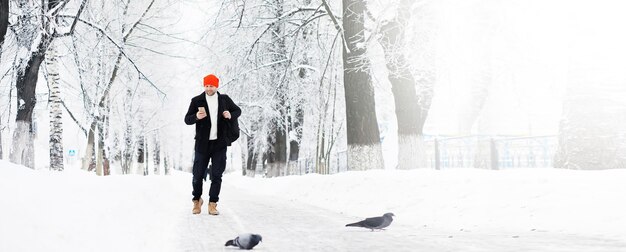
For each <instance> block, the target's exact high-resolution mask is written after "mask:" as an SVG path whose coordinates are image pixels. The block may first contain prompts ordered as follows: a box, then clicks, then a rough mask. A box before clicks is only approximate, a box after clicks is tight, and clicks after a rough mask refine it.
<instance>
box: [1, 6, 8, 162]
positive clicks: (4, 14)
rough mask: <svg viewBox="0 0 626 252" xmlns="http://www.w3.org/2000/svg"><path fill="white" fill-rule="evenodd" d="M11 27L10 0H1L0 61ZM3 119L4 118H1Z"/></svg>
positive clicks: (2, 128) (2, 129)
mask: <svg viewBox="0 0 626 252" xmlns="http://www.w3.org/2000/svg"><path fill="white" fill-rule="evenodd" d="M8 27H9V0H0V62H2V48H3V45H4V40H5V36H6V34H7V30H8ZM0 119H2V118H0ZM2 131H4V127H2V122H1V120H0V159H3V156H4V154H3V152H2Z"/></svg>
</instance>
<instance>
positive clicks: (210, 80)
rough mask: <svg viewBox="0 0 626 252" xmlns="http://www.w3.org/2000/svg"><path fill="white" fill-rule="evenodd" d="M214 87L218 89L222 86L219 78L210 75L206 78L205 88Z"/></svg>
mask: <svg viewBox="0 0 626 252" xmlns="http://www.w3.org/2000/svg"><path fill="white" fill-rule="evenodd" d="M209 85H210V86H214V87H216V88H218V87H219V86H220V79H218V78H217V76H215V75H212V74H209V75H207V76H204V86H205V87H206V86H209Z"/></svg>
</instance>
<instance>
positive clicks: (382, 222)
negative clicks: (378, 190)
mask: <svg viewBox="0 0 626 252" xmlns="http://www.w3.org/2000/svg"><path fill="white" fill-rule="evenodd" d="M394 216H395V215H394V214H393V213H386V214H384V215H383V216H380V217H371V218H367V219H365V220H362V221H359V222H355V223H350V224H347V225H346V227H362V228H369V229H371V230H372V231H374V229H383V228H386V227H388V226H389V225H390V224H391V222H392V221H393V217H394Z"/></svg>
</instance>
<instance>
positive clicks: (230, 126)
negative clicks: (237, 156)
mask: <svg viewBox="0 0 626 252" xmlns="http://www.w3.org/2000/svg"><path fill="white" fill-rule="evenodd" d="M225 121H226V140H227V141H228V145H230V143H232V142H234V141H237V139H239V120H238V119H237V118H231V119H229V120H225Z"/></svg>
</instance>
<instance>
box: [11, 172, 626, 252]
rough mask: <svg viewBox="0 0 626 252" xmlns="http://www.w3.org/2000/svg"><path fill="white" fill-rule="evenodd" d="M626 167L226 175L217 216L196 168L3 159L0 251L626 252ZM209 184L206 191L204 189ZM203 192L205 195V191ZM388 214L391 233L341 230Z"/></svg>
mask: <svg viewBox="0 0 626 252" xmlns="http://www.w3.org/2000/svg"><path fill="white" fill-rule="evenodd" d="M624 181H626V170H606V171H571V170H560V169H548V168H546V169H516V170H502V171H488V170H477V169H451V170H444V171H434V170H411V171H393V170H391V171H390V170H377V171H366V172H346V173H340V174H336V175H314V174H311V175H305V176H291V177H281V178H271V179H264V178H249V177H242V176H240V175H239V174H237V173H230V174H227V175H226V176H225V178H224V185H223V190H222V197H221V201H220V203H219V209H220V211H221V212H222V214H221V215H220V216H217V217H215V216H209V215H208V214H206V204H205V206H204V207H203V213H202V214H201V215H192V214H191V213H190V212H191V193H190V190H191V175H190V174H187V173H179V172H176V173H174V174H173V175H171V176H146V177H144V176H137V175H126V176H108V177H97V176H95V175H93V174H88V173H84V172H81V171H66V172H62V173H55V172H47V171H33V170H30V169H28V168H25V167H22V166H18V165H14V164H11V163H9V162H7V161H0V251H220V250H228V251H230V250H232V249H231V248H225V247H224V246H223V245H224V242H225V241H226V240H227V239H231V238H234V237H235V236H236V235H237V234H238V233H243V232H258V233H260V234H262V235H263V242H262V243H261V244H260V245H259V246H257V247H256V248H255V250H261V251H366V250H369V251H626V230H625V228H624V227H626V217H625V214H624V213H626V204H624V203H623V201H622V199H623V194H624V192H626V183H624ZM205 188H208V187H206V186H205ZM205 193H206V191H205ZM385 212H393V213H394V214H395V215H396V217H395V219H394V222H393V223H392V225H391V226H390V227H389V228H387V230H385V231H380V232H370V231H368V230H360V229H357V228H346V227H344V225H345V224H346V223H349V222H354V221H357V220H360V219H361V218H363V217H370V216H377V215H382V214H383V213H385Z"/></svg>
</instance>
